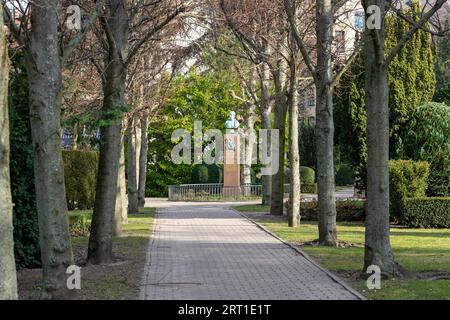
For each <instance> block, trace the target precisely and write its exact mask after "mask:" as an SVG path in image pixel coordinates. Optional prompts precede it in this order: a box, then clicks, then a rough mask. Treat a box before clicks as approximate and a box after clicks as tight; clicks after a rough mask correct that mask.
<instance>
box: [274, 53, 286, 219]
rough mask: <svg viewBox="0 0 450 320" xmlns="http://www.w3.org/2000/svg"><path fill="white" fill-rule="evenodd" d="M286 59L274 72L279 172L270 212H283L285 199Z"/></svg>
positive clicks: (276, 175)
mask: <svg viewBox="0 0 450 320" xmlns="http://www.w3.org/2000/svg"><path fill="white" fill-rule="evenodd" d="M285 65H286V61H285V60H284V59H281V60H280V62H279V66H278V69H277V70H275V71H274V72H273V78H274V83H275V112H274V115H275V116H274V121H273V127H274V129H278V130H279V140H278V148H274V149H272V150H273V151H274V152H278V161H279V162H278V163H279V167H278V172H277V173H276V174H274V175H272V197H271V202H270V214H275V215H282V214H283V200H284V162H285V151H286V146H285V139H286V137H285V136H286V114H287V101H286V90H285V85H286V74H285V72H286V68H285Z"/></svg>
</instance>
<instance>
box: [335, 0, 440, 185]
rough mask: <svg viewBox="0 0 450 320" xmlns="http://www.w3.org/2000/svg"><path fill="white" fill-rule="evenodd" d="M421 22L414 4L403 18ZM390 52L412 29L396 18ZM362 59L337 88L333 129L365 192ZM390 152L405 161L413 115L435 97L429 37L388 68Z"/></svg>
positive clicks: (391, 20) (390, 25)
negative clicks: (405, 137) (404, 136)
mask: <svg viewBox="0 0 450 320" xmlns="http://www.w3.org/2000/svg"><path fill="white" fill-rule="evenodd" d="M411 12H412V13H413V14H412V15H413V17H414V20H415V21H418V20H419V15H420V7H419V4H418V2H414V3H413V4H412V7H411V8H410V9H409V10H408V11H407V12H405V14H408V15H411ZM385 23H386V40H385V46H386V51H387V52H389V50H390V49H392V48H393V47H394V46H395V45H396V44H397V43H398V41H399V40H400V38H401V37H402V36H403V34H404V33H405V32H406V31H407V30H408V29H409V28H410V27H411V26H410V24H409V23H407V22H405V21H404V20H402V19H400V18H398V17H396V16H393V15H388V16H386V21H385ZM363 61H364V56H363V54H362V53H361V54H359V55H358V57H357V59H356V61H355V62H354V63H353V65H352V66H351V67H350V68H349V70H348V71H347V72H346V73H345V74H344V75H343V77H342V78H341V81H340V83H339V86H338V87H337V88H336V98H335V101H336V106H335V127H336V139H335V140H336V143H337V144H339V146H340V148H341V150H344V151H345V152H343V154H345V155H346V156H347V160H348V161H349V162H350V163H351V164H352V166H353V168H354V169H355V171H356V181H357V187H359V188H365V179H366V176H365V166H366V159H367V145H366V110H365V105H364V95H365V94H364V64H363ZM388 81H389V113H390V114H389V121H390V141H391V142H390V147H391V148H390V149H391V150H390V151H391V157H392V158H399V157H401V155H402V151H401V150H402V141H401V139H400V138H399V136H400V133H401V131H402V130H403V129H404V127H405V124H406V123H407V122H408V120H409V119H410V117H411V115H412V114H413V111H414V110H416V109H417V107H418V106H419V105H420V104H421V103H423V102H427V101H430V100H431V99H432V97H433V94H434V88H435V85H436V78H435V74H434V64H433V53H432V46H431V39H430V35H429V34H428V33H427V32H425V31H423V30H419V31H418V32H416V33H415V34H414V36H413V37H412V38H411V39H410V40H409V41H408V42H407V44H406V45H405V46H404V48H403V49H402V50H401V51H400V52H399V54H398V55H397V56H396V57H395V58H394V59H393V60H392V62H391V64H390V65H389V67H388Z"/></svg>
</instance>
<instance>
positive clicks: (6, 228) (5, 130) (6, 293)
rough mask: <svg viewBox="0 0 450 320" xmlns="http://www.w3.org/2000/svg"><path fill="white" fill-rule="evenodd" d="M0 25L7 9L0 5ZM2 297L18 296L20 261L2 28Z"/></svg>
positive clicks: (0, 159)
mask: <svg viewBox="0 0 450 320" xmlns="http://www.w3.org/2000/svg"><path fill="white" fill-rule="evenodd" d="M0 26H3V10H2V8H0ZM0 70H1V75H0V76H1V78H0V79H1V84H0V300H15V299H17V278H16V264H15V261H14V241H13V223H12V220H13V219H12V216H13V214H12V199H11V184H10V175H9V117H8V101H7V97H8V76H9V75H8V71H9V61H8V48H7V45H6V39H5V33H4V30H3V28H2V30H0Z"/></svg>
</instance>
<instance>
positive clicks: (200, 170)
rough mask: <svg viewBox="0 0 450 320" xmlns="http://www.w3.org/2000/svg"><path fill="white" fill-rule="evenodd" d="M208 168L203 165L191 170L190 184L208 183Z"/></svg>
mask: <svg viewBox="0 0 450 320" xmlns="http://www.w3.org/2000/svg"><path fill="white" fill-rule="evenodd" d="M208 176H209V175H208V167H207V166H206V165H204V164H198V165H195V166H194V167H193V168H192V183H208V179H209V177H208Z"/></svg>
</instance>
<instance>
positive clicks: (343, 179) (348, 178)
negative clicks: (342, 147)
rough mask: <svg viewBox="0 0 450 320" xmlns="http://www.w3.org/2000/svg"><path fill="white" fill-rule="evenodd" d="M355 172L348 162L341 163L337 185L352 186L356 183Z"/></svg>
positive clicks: (337, 174) (337, 173) (337, 175)
mask: <svg viewBox="0 0 450 320" xmlns="http://www.w3.org/2000/svg"><path fill="white" fill-rule="evenodd" d="M353 177H354V172H353V169H352V167H350V166H349V165H348V164H345V163H344V164H341V165H340V166H339V169H338V170H337V172H336V185H337V186H350V185H353V184H354V182H355V181H354V178H353Z"/></svg>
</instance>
